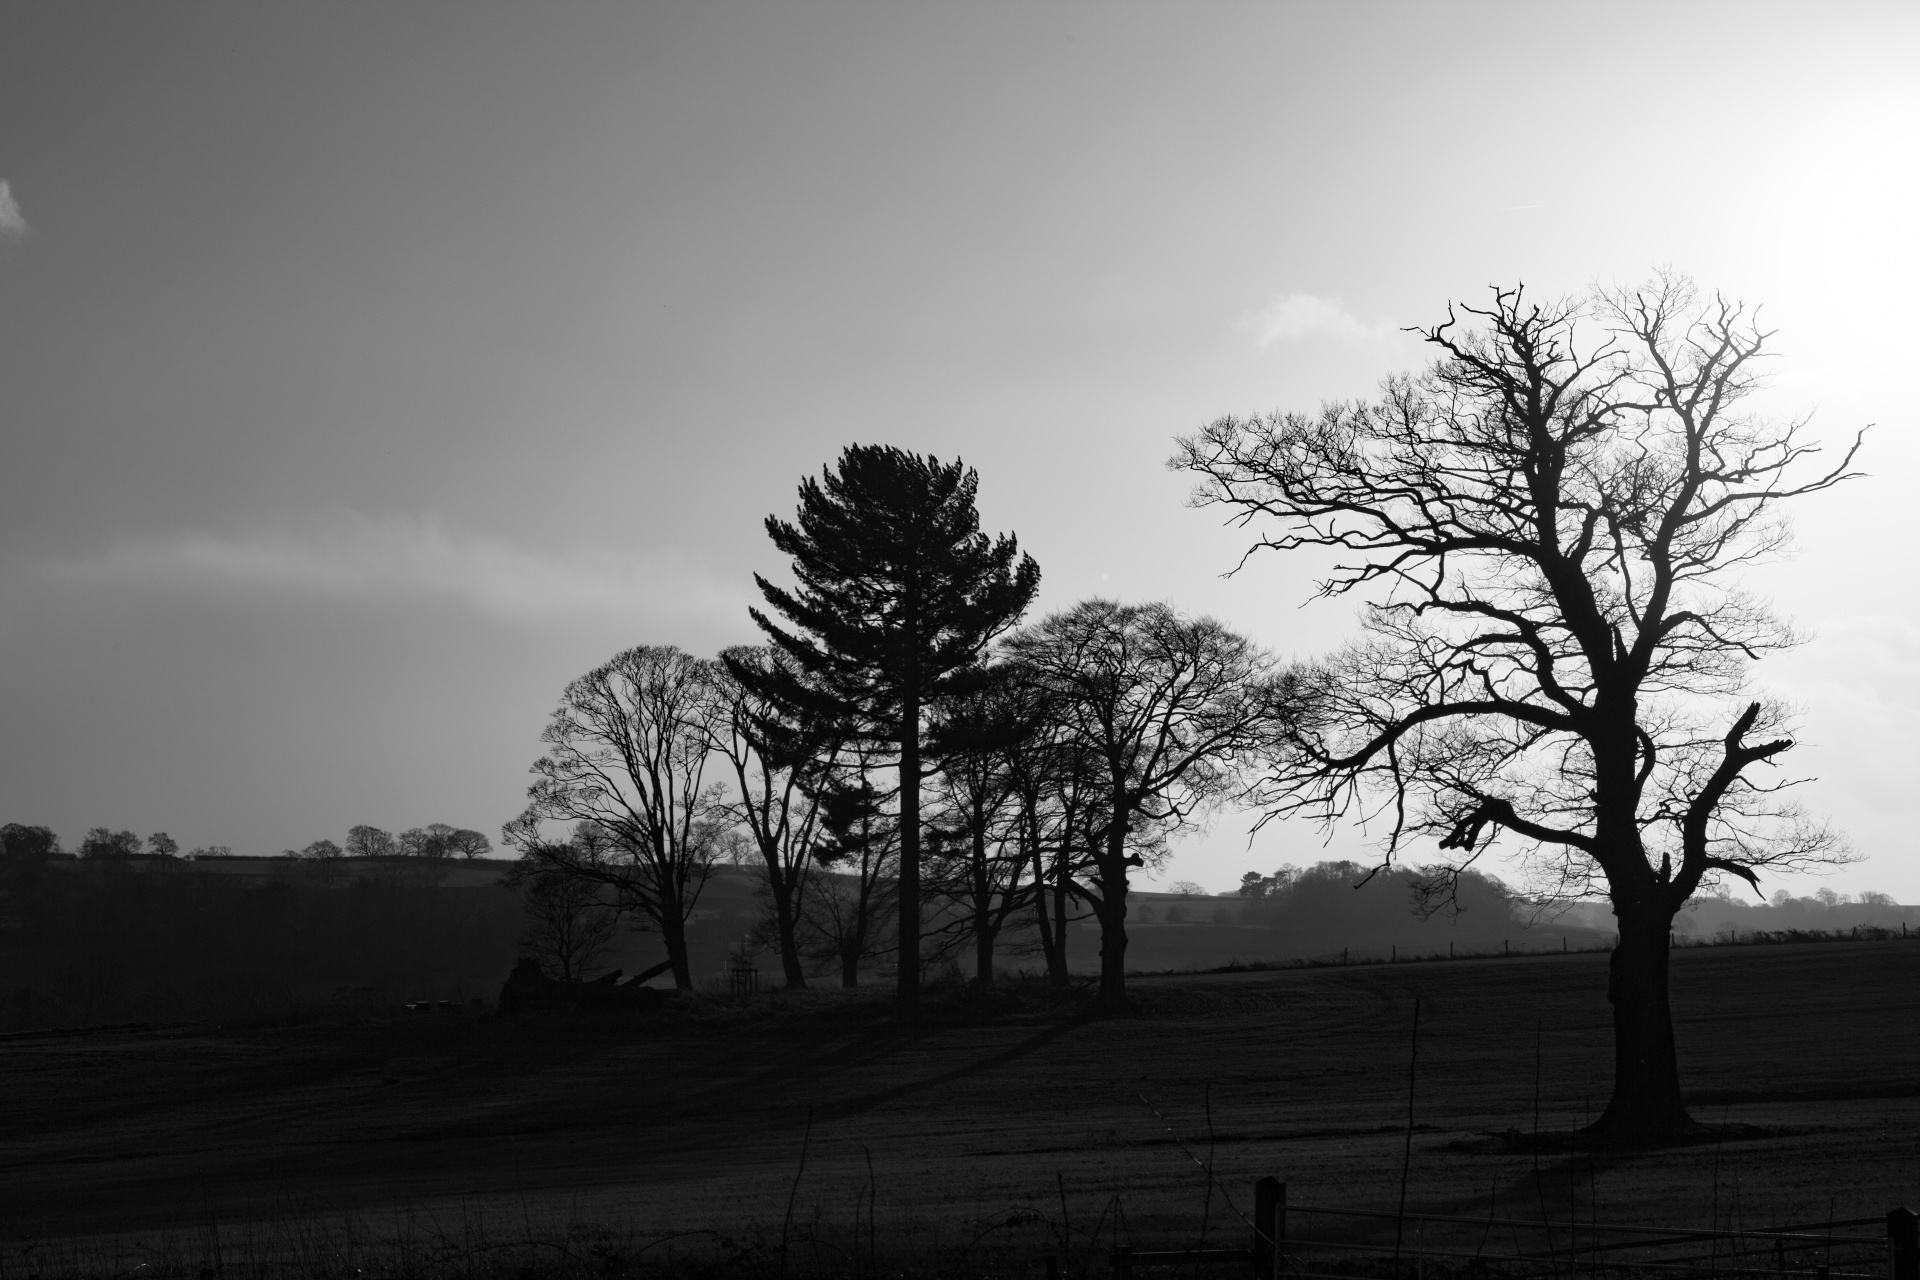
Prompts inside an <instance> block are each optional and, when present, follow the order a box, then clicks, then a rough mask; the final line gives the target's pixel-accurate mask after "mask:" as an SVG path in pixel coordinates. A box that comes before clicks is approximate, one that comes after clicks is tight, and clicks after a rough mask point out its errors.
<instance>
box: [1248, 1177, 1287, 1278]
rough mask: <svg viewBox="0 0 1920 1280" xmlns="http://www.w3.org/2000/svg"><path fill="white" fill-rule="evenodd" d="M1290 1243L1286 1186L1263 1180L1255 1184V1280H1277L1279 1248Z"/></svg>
mask: <svg viewBox="0 0 1920 1280" xmlns="http://www.w3.org/2000/svg"><path fill="white" fill-rule="evenodd" d="M1286 1239H1287V1184H1286V1183H1284V1182H1282V1181H1280V1180H1279V1179H1278V1178H1262V1179H1260V1181H1258V1182H1256V1183H1254V1184H1253V1274H1254V1280H1278V1277H1279V1275H1280V1246H1281V1245H1282V1244H1284V1243H1285V1242H1286Z"/></svg>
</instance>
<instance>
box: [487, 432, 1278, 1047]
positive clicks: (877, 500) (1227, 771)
mask: <svg viewBox="0 0 1920 1280" xmlns="http://www.w3.org/2000/svg"><path fill="white" fill-rule="evenodd" d="M977 487H978V478H977V476H976V474H975V473H974V472H973V470H972V469H970V468H967V467H965V466H963V465H962V464H961V463H959V462H957V461H956V462H952V463H943V462H941V461H939V460H938V459H935V458H926V457H919V456H917V455H914V454H910V453H906V452H903V451H901V450H898V449H892V448H886V447H868V446H853V447H851V448H849V449H847V450H846V451H845V452H844V453H843V454H842V456H841V458H840V460H839V463H838V465H837V467H835V468H832V469H829V470H827V471H825V472H823V474H822V476H821V477H820V478H819V479H818V480H815V479H811V478H810V479H808V480H807V481H805V482H804V483H803V484H802V485H801V489H800V507H799V511H798V514H797V517H796V519H795V521H794V522H793V523H788V522H785V521H782V520H779V519H776V518H770V519H769V520H768V522H767V528H768V532H769V534H770V536H771V537H772V539H773V542H774V545H775V546H776V547H777V548H778V549H779V550H780V551H782V552H784V553H785V554H787V555H788V556H789V557H791V560H792V564H791V570H792V575H793V579H794V581H795V583H796V584H797V585H796V587H795V588H794V589H792V590H788V589H786V588H783V587H779V586H776V585H775V584H774V583H772V582H770V581H769V580H767V579H766V578H764V577H759V578H756V581H757V582H758V583H759V585H760V589H761V593H762V595H763V596H764V598H765V600H766V602H767V604H768V606H769V612H762V611H760V610H757V609H756V610H754V611H753V615H752V616H753V618H754V620H755V622H756V623H757V624H758V625H759V626H760V627H761V629H762V630H763V631H764V632H765V634H766V636H767V638H768V640H769V641H770V642H771V643H769V644H768V645H766V646H764V647H759V648H748V647H742V648H734V649H729V650H727V651H726V652H724V653H722V654H721V655H719V657H718V659H716V660H704V659H698V658H694V657H692V656H690V655H687V654H685V653H682V652H681V651H679V650H677V649H673V648H670V647H657V646H649V647H643V648H639V649H633V650H629V651H627V652H626V653H623V654H620V655H618V656H616V657H615V658H614V659H613V660H612V661H611V662H609V663H608V664H607V665H605V666H603V667H600V668H598V669H596V670H595V671H592V672H589V673H588V674H587V675H585V676H583V677H581V678H580V679H579V680H576V681H575V682H573V684H571V685H569V686H568V688H567V690H566V692H565V693H564V695H563V697H562V700H561V704H560V707H559V708H558V709H557V710H556V711H555V712H554V715H553V717H552V719H551V721H550V722H549V724H548V726H547V729H546V732H545V734H544V735H543V737H544V740H545V741H546V743H547V746H548V750H547V753H546V754H545V755H543V756H542V757H541V758H540V760H538V761H537V762H536V763H535V764H534V766H533V772H534V773H535V775H536V781H535V783H534V784H533V786H532V787H531V788H530V790H529V804H528V807H527V809H526V811H525V812H524V813H523V814H521V815H520V817H519V818H517V819H515V820H514V822H513V823H511V824H509V826H508V828H507V833H506V835H507V839H508V841H509V842H510V843H512V844H514V845H515V846H516V847H518V848H520V849H521V850H522V851H523V854H524V857H525V859H526V860H527V864H528V868H529V869H528V870H527V871H526V872H525V875H526V876H527V877H528V883H530V884H539V883H542V881H541V880H540V877H542V876H559V877H564V878H567V879H570V880H573V881H576V882H579V883H583V884H591V885H593V886H596V888H597V890H598V896H596V897H595V898H594V899H593V907H592V908H591V909H593V910H601V909H604V910H608V911H611V912H613V913H615V914H616V915H621V916H626V917H629V918H630V919H632V920H634V921H635V922H636V923H639V924H640V925H641V926H642V927H645V928H648V929H651V930H653V931H655V932H657V933H658V934H659V935H660V936H661V939H662V941H663V943H664V944H665V947H666V951H667V956H668V959H669V961H670V962H671V964H672V968H673V972H674V977H675V981H676V982H677V983H678V984H679V985H681V986H683V987H686V986H690V985H691V984H692V973H691V970H690V968H689V967H688V965H687V962H686V939H685V932H686V921H687V919H688V918H689V916H690V915H691V913H692V912H693V910H694V909H695V905H696V903H697V902H698V898H699V892H700V886H701V885H702V884H703V883H704V881H705V879H706V877H707V876H708V875H709V874H710V873H711V870H712V867H713V865H714V862H715V860H716V859H718V858H721V857H727V856H732V855H736V854H738V853H740V852H741V851H744V852H745V855H746V856H747V857H749V858H751V859H753V861H754V863H755V865H756V866H757V867H758V868H759V869H760V871H761V874H762V876H763V878H764V882H765V887H766V893H767V898H768V904H769V921H768V924H769V928H768V933H769V934H770V937H769V941H770V942H771V944H772V945H773V947H774V948H775V949H776V950H777V951H778V953H779V955H780V959H781V966H782V970H783V973H784V976H785V980H786V982H787V984H788V985H789V986H792V987H799V986H804V985H805V983H806V973H807V968H808V966H809V964H810V963H811V964H814V965H818V964H821V963H823V962H837V964H838V967H839V970H840V974H841V980H842V981H843V982H845V983H847V984H852V983H854V982H856V981H857V980H858V974H859V971H860V969H861V967H862V965H863V964H866V963H869V962H871V961H873V960H875V959H890V960H891V962H892V965H893V968H894V972H895V978H896V984H897V1012H898V1016H900V1017H901V1018H902V1019H906V1020H911V1019H912V1018H914V1017H915V1016H916V1015H917V1009H918V1000H919V984H920V976H921V971H922V968H923V967H924V966H925V965H926V964H927V963H929V962H932V961H935V960H938V959H942V958H945V957H947V956H949V955H951V954H953V953H954V952H956V951H959V950H965V949H971V951H972V953H973V969H974V981H975V982H977V983H980V984H982V985H986V984H991V983H992V982H993V975H994V968H995V957H996V948H997V946H998V943H999V940H1000V938H1001V937H1002V936H1003V934H1004V933H1005V932H1006V930H1007V929H1008V928H1009V927H1011V926H1016V925H1020V924H1031V926H1032V927H1033V929H1034V931H1035V933H1036V934H1037V936H1038V938H1039V940H1040V947H1041V949H1042V951H1043V952H1044V953H1045V956H1046V964H1047V970H1048V973H1049V974H1050V975H1051V976H1052V977H1053V979H1054V980H1055V981H1057V982H1065V981H1066V975H1067V959H1066V944H1067V926H1068V925H1069V924H1070V923H1071V922H1072V921H1073V920H1075V919H1078V918H1081V917H1082V916H1084V915H1085V914H1087V913H1088V912H1091V913H1092V914H1093V915H1094V916H1095V917H1096V918H1097V919H1098V921H1099V925H1100V932H1101V939H1102V941H1101V956H1102V962H1101V967H1102V987H1101V991H1102V999H1103V1001H1104V1002H1105V1003H1106V1004H1107V1005H1109V1006H1118V1005H1119V1004H1120V1003H1121V1001H1122V1000H1123V999H1124V973H1125V954H1126V926H1125V920H1126V899H1127V890H1128V883H1129V876H1130V875H1131V873H1132V872H1133V871H1135V870H1137V869H1139V868H1142V867H1146V866H1152V865H1158V863H1159V862H1160V861H1161V860H1163V859H1164V856H1165V848H1166V836H1167V834H1168V833H1169V832H1170V831H1172V830H1174V829H1175V828H1177V827H1178V826H1180V825H1181V824H1182V823H1184V822H1186V821H1188V820H1190V819H1192V818H1193V817H1194V816H1195V815H1196V814H1198V813H1200V812H1201V811H1202V810H1204V809H1206V808H1207V807H1209V806H1211V805H1214V804H1217V803H1219V802H1221V801H1223V800H1224V799H1226V798H1228V797H1229V796H1230V795H1231V793H1232V791H1233V789H1234V785H1235V778H1236V777H1237V770H1239V769H1240V768H1242V767H1244V766H1245V765H1246V764H1248V763H1250V762H1251V761H1252V760H1253V759H1254V757H1255V754H1256V751H1257V749H1258V747H1259V744H1260V743H1261V742H1262V741H1263V740H1268V739H1271V737H1272V736H1273V735H1274V734H1275V732H1276V731H1277V730H1278V728H1279V727H1280V725H1281V724H1282V722H1283V721H1284V720H1285V718H1286V717H1287V716H1288V715H1289V714H1290V713H1291V712H1290V708H1291V703H1292V700H1293V698H1294V697H1295V696H1297V689H1296V686H1295V683H1294V682H1293V681H1292V680H1291V678H1290V677H1285V676H1282V675H1281V674H1279V673H1278V672H1277V671H1276V669H1275V666H1274V664H1273V662H1272V660H1271V659H1270V658H1269V657H1267V656H1266V655H1265V654H1264V653H1263V652H1262V651H1260V650H1259V649H1257V648H1256V647H1255V646H1253V645H1252V644H1251V643H1250V642H1248V641H1247V640H1245V639H1244V638H1242V637H1239V636H1236V635H1234V634H1233V633H1232V632H1230V631H1228V630H1227V629H1226V628H1225V627H1223V626H1221V625H1220V624H1219V623H1216V622H1213V621H1212V620H1210V619H1195V618H1188V617H1185V616H1183V615H1181V614H1179V613H1178V612H1177V611H1176V610H1174V609H1173V608H1171V607H1170V606H1167V605H1159V604H1153V605H1139V606H1130V605H1121V604H1117V603H1115V602H1112V601H1105V600H1092V601H1087V602H1085V603H1083V604H1081V605H1078V606H1075V607H1074V608H1072V609H1069V610H1066V611H1063V612H1061V613H1058V614H1055V615H1053V616H1051V617H1048V618H1047V619H1045V620H1043V621H1042V622H1040V623H1039V624H1037V625H1035V626H1033V627H1031V628H1028V629H1026V630H1015V628H1016V627H1017V626H1018V624H1019V621H1020V619H1021V616H1022V614H1023V613H1024V612H1025V610H1026V608H1027V606H1028V604H1029V603H1030V602H1031V601H1032V598H1033V596H1034V593H1035V592H1036V590H1037V589H1038V585H1039V568H1038V566H1037V565H1036V564H1035V563H1034V562H1033V560H1032V558H1031V557H1030V556H1024V555H1022V554H1021V553H1020V552H1019V550H1018V545H1017V543H1016V542H1015V541H1014V539H1013V538H1011V537H1000V538H989V537H987V536H986V535H985V534H982V533H981V532H980V531H979V519H978V514H977V512H976V510H975V506H974V500H975V493H976V490H977ZM776 619H777V620H776ZM555 824H566V825H567V827H568V828H569V831H570V833H569V834H568V835H567V836H566V837H565V838H562V839H554V838H551V837H550V836H548V835H547V834H546V833H547V832H548V831H550V830H551V829H552V827H553V826H554V825H555ZM889 915H890V919H889V918H887V917H888V916H889ZM929 929H930V930H931V932H930V933H929V932H927V931H928V930H929ZM548 945H549V946H550V945H551V944H548ZM547 958H548V961H549V967H550V968H560V967H564V966H561V965H558V964H556V963H554V961H553V959H552V957H551V956H549V957H547Z"/></svg>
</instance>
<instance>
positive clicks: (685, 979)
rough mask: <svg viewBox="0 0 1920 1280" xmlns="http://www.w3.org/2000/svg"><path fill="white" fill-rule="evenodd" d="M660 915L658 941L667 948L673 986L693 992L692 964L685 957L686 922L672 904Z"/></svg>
mask: <svg viewBox="0 0 1920 1280" xmlns="http://www.w3.org/2000/svg"><path fill="white" fill-rule="evenodd" d="M666 908H667V909H666V910H665V911H662V912H661V913H660V920H659V924H660V941H662V942H664V943H665V944H666V946H667V960H668V962H669V963H670V964H671V965H672V966H673V985H674V986H675V987H677V988H679V989H680V990H682V991H691V990H693V964H692V962H691V961H690V960H689V959H688V956H687V922H686V920H685V918H684V917H682V916H681V914H680V912H679V909H678V908H677V907H676V906H675V905H674V904H673V903H667V904H666Z"/></svg>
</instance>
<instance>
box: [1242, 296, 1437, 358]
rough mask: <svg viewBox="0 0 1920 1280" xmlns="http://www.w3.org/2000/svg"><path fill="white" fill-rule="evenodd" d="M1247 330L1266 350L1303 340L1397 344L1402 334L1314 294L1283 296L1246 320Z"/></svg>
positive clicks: (1387, 324)
mask: <svg viewBox="0 0 1920 1280" xmlns="http://www.w3.org/2000/svg"><path fill="white" fill-rule="evenodd" d="M1244 327H1245V328H1246V329H1247V330H1248V331H1249V332H1251V333H1252V334H1253V340H1254V344H1255V345H1256V346H1258V347H1260V348H1261V349H1262V350H1265V349H1266V348H1268V347H1272V346H1277V345H1279V344H1280V343H1283V342H1298V341H1299V340H1301V339H1302V338H1333V339H1335V340H1336V341H1340V342H1357V343H1379V342H1394V341H1397V340H1398V339H1399V337H1400V331H1399V329H1397V328H1396V327H1395V326H1394V325H1393V324H1392V323H1391V322H1389V321H1386V320H1379V321H1375V322H1373V323H1371V324H1369V323H1367V322H1366V321H1363V320H1360V319H1358V318H1357V317H1355V316H1354V315H1353V314H1352V313H1351V312H1349V311H1348V310H1346V308H1344V307H1342V306H1341V305H1340V304H1339V303H1338V302H1335V301H1333V300H1332V299H1331V298H1321V297H1316V296H1315V295H1313V294H1311V293H1283V294H1280V295H1279V296H1278V297H1276V298H1274V300H1273V301H1271V302H1269V303H1268V304H1267V305H1266V306H1264V307H1262V308H1261V309H1260V310H1259V311H1256V312H1255V313H1253V314H1252V315H1250V316H1248V317H1247V318H1246V321H1245V322H1244Z"/></svg>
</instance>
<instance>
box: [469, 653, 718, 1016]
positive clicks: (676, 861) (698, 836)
mask: <svg viewBox="0 0 1920 1280" xmlns="http://www.w3.org/2000/svg"><path fill="white" fill-rule="evenodd" d="M715 679H716V672H715V670H714V667H713V664H711V663H709V662H705V661H702V660H701V659H698V658H695V657H692V656H690V655H689V654H686V653H683V652H681V651H680V650H679V649H676V648H673V647H672V646H670V645H665V646H642V647H640V648H636V649H628V650H627V651H625V652H624V653H621V654H619V655H618V656H616V657H615V658H614V659H613V660H612V661H611V662H608V663H607V664H606V665H605V666H602V667H598V668H595V669H594V670H592V671H590V672H588V673H587V674H586V675H584V676H581V677H580V678H579V679H578V680H575V681H574V682H573V683H572V684H570V685H568V686H567V688H566V692H565V693H564V694H562V695H561V699H560V705H559V707H558V708H557V709H555V711H554V713H553V718H552V719H551V720H550V721H549V722H548V724H547V728H546V730H545V732H544V733H542V735H541V738H542V740H543V741H545V742H546V744H547V753H546V754H545V755H544V756H542V757H540V759H539V760H537V761H535V762H534V764H533V768H532V772H533V773H534V774H535V775H536V777H535V780H534V783H533V785H532V786H531V787H529V788H528V789H527V798H528V804H527V808H526V810H525V811H524V812H523V813H522V814H521V815H520V816H519V817H518V818H515V819H514V820H513V821H512V822H511V823H509V824H508V825H507V828H506V832H505V836H506V839H507V841H508V843H510V844H514V845H517V846H518V847H519V848H520V849H521V850H522V851H523V853H524V854H526V855H527V856H529V857H533V858H535V859H537V860H541V861H543V862H544V864H545V865H546V867H547V869H548V870H550V871H553V872H556V873H559V874H562V875H568V876H572V877H574V878H576V879H579V880H583V881H586V882H590V883H596V884H600V885H603V886H605V887H606V888H608V889H609V890H611V891H612V893H613V895H614V896H615V898H616V901H617V903H618V905H619V907H620V908H621V910H622V911H624V912H626V913H629V914H632V915H634V916H636V917H638V918H639V919H641V920H643V921H645V922H646V924H647V925H648V926H649V927H651V928H653V929H655V930H657V931H658V932H659V934H660V938H661V941H662V942H664V943H665V944H666V949H667V958H668V960H669V961H670V962H671V964H672V967H673V980H674V984H675V985H676V986H677V987H679V988H680V989H681V990H683V991H685V990H691V989H692V987H693V970H692V967H691V964H690V961H689V957H688V952H687V918H688V917H689V916H690V915H691V914H692V913H693V909H694V904H695V903H696V902H697V901H698V900H699V897H700V890H701V887H702V886H703V885H704V884H705V883H706V880H707V877H708V875H709V874H711V872H712V870H713V859H714V853H715V850H716V848H717V846H718V843H719V840H718V835H719V828H718V827H717V826H716V823H715V821H714V816H715V814H714V809H715V804H716V802H717V795H716V794H715V790H714V789H713V788H710V787H708V786H707V785H706V781H705V778H706V769H707V763H708V759H709V748H710V745H711V740H712V732H711V724H712V720H713V717H714V715H715V714H716V706H717V701H716V696H715ZM549 821H557V822H566V823H570V824H575V823H580V822H587V823H591V824H594V826H595V828H597V829H599V830H603V831H604V832H606V833H607V835H608V837H609V838H610V845H609V847H607V848H604V849H603V848H599V847H595V848H592V849H585V848H582V846H581V844H580V842H579V841H573V842H570V843H566V844H556V843H553V842H550V841H547V840H544V839H542V838H541V836H540V824H541V823H543V822H549Z"/></svg>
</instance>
